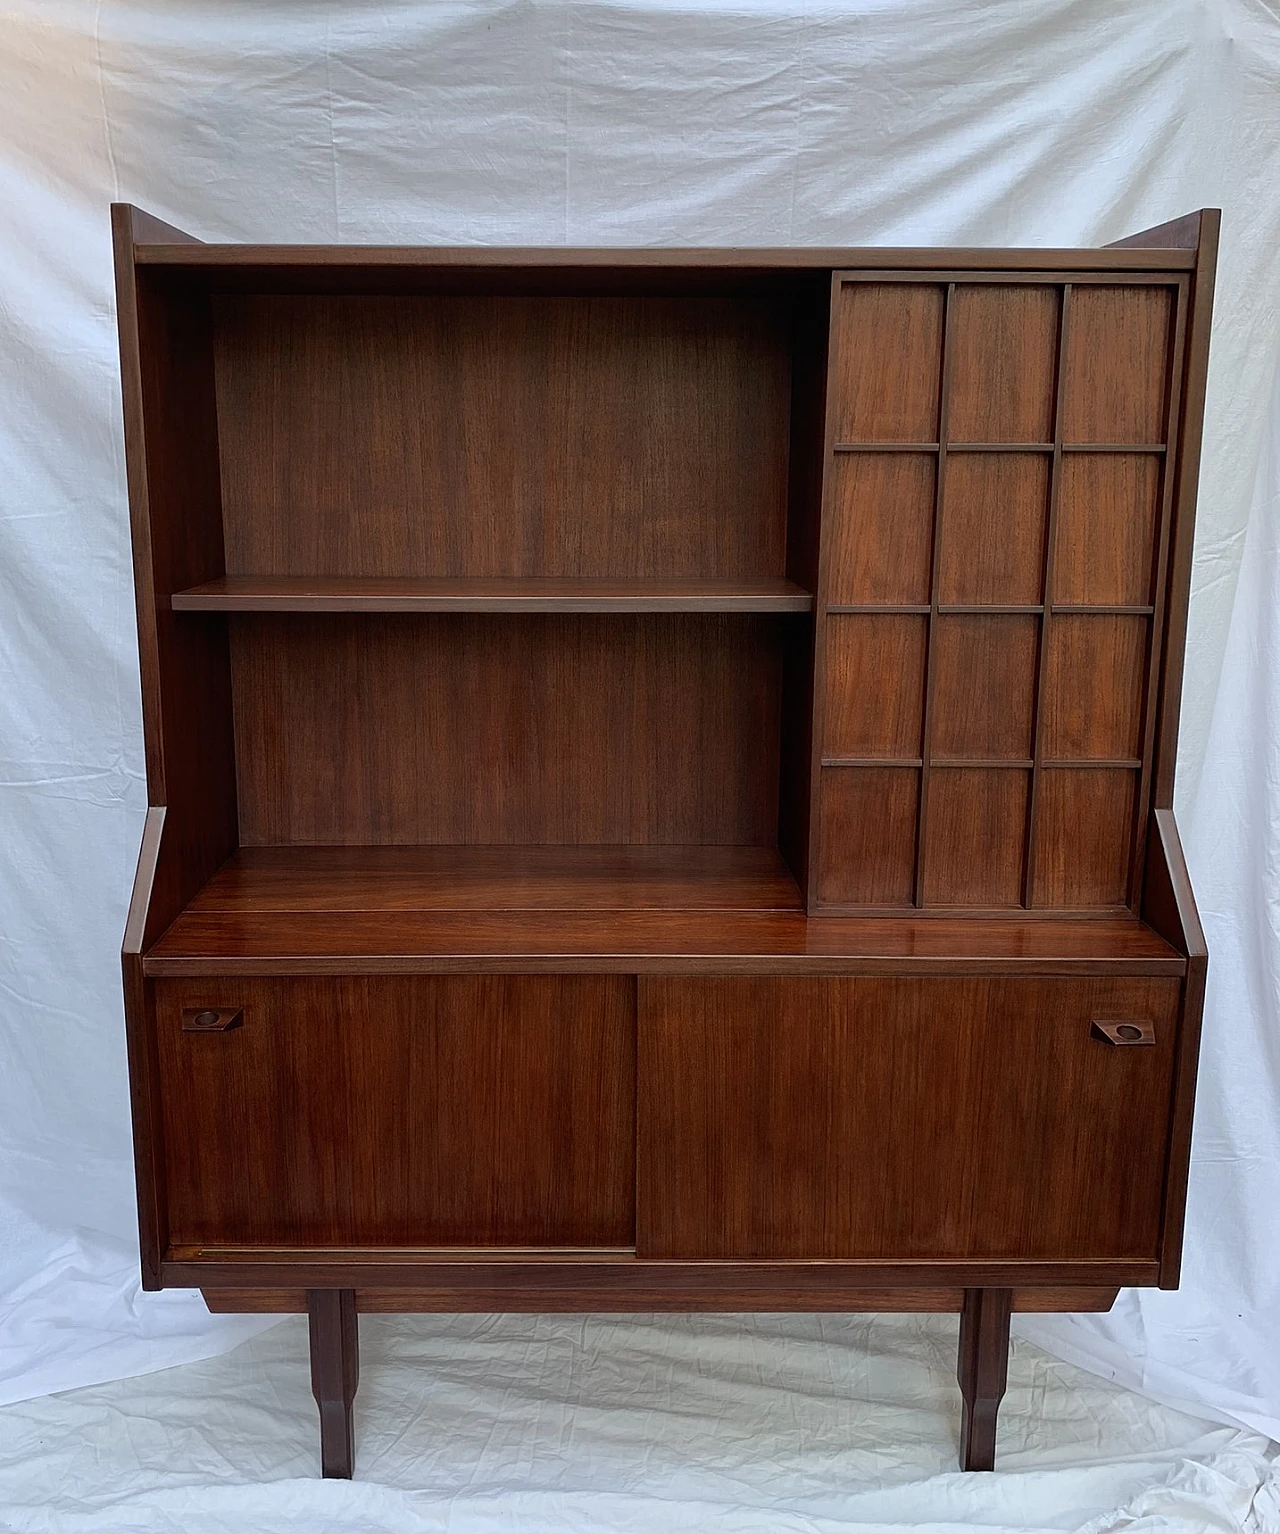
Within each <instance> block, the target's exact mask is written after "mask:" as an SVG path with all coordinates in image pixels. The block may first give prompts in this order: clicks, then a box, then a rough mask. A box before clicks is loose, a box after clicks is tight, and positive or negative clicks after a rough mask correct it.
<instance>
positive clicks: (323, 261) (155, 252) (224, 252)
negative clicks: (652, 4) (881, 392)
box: [119, 204, 1216, 292]
mask: <svg viewBox="0 0 1280 1534" xmlns="http://www.w3.org/2000/svg"><path fill="white" fill-rule="evenodd" d="M119 206H122V207H127V204H120V205H119ZM130 211H132V212H133V213H134V214H135V216H136V215H137V214H138V212H139V211H140V210H138V209H131V210H130ZM1207 211H1216V210H1207ZM1203 216H1204V215H1203V212H1202V214H1201V217H1203ZM142 217H143V218H144V219H146V220H147V221H148V223H149V224H150V225H151V226H152V227H151V228H148V229H144V230H143V232H142V233H140V234H139V246H138V261H139V263H145V264H147V265H152V266H170V267H175V268H186V269H188V270H194V271H200V272H201V274H202V275H205V274H210V275H212V274H213V273H215V272H218V271H234V270H236V269H240V270H242V271H243V270H245V269H246V268H254V267H260V268H264V269H276V270H282V271H285V272H288V274H289V275H290V277H291V278H292V280H293V281H295V282H298V281H299V280H302V281H305V280H306V277H307V276H308V275H309V269H313V268H320V269H324V268H334V269H337V270H338V271H342V270H343V269H346V270H348V271H349V272H350V274H351V279H352V281H353V282H354V283H356V284H358V283H359V282H360V281H362V280H364V279H365V278H366V277H367V275H368V273H369V272H370V271H373V270H376V269H377V268H378V267H392V268H414V267H428V268H439V269H445V270H447V269H449V268H458V269H463V270H466V269H477V268H478V269H479V270H480V271H481V273H482V274H483V275H485V276H491V275H492V274H493V273H494V272H495V271H496V272H498V273H501V274H504V275H505V274H508V273H520V272H525V271H530V270H536V269H539V268H545V269H548V270H551V271H564V272H567V273H568V274H569V277H570V280H571V281H572V280H574V279H576V278H577V276H578V275H579V274H580V273H582V272H586V271H590V270H595V269H601V268H603V269H604V270H606V271H610V270H613V271H616V270H617V269H619V268H622V269H624V270H626V271H630V272H637V273H644V272H649V271H663V270H666V271H675V272H682V273H689V274H692V275H696V274H698V273H700V272H705V271H707V270H711V271H715V272H719V273H733V272H742V273H755V272H767V271H797V270H799V271H803V270H807V269H817V270H819V271H821V270H824V269H825V270H826V271H831V270H833V269H839V268H849V269H851V270H855V269H861V270H866V269H869V270H872V271H878V270H885V271H890V270H897V269H902V270H917V271H929V270H931V269H932V268H938V269H940V270H944V271H945V270H948V269H950V268H951V267H972V268H976V269H978V270H989V269H991V268H992V267H996V268H999V269H1007V270H1008V271H1028V270H1029V271H1036V270H1038V269H1040V268H1044V269H1046V270H1055V269H1058V268H1061V269H1063V270H1072V271H1076V270H1078V271H1084V272H1146V271H1186V270H1189V269H1190V268H1191V267H1192V266H1193V265H1194V262H1195V256H1194V253H1193V252H1192V251H1190V250H1187V249H1142V250H1127V249H1124V248H1123V245H1124V242H1123V241H1121V242H1119V243H1117V244H1116V245H1109V246H1106V247H1104V248H1103V249H1101V250H1097V249H1080V248H1077V247H1071V246H1067V247H1053V248H1050V249H1040V250H1010V249H993V248H992V247H991V246H989V245H979V246H933V247H921V246H911V245H908V246H865V247H862V248H858V247H850V246H847V245H846V246H839V245H830V246H803V245H788V246H783V247H781V248H770V247H767V246H755V245H750V246H739V247H736V248H735V247H723V246H687V247H684V248H680V247H671V248H659V247H655V246H640V247H624V246H594V247H590V246H588V247H581V246H566V245H543V246H497V247H495V246H487V245H456V246H447V245H272V244H262V243H257V244H252V243H245V244H224V243H221V242H218V241H209V242H208V243H200V242H196V243H197V245H198V248H197V249H192V248H191V246H190V242H191V240H192V236H190V235H186V234H183V233H182V231H180V230H174V231H173V234H172V235H171V236H169V237H168V238H165V239H160V238H157V237H156V232H155V229H154V225H155V224H158V223H159V222H160V221H159V220H152V219H151V216H150V215H149V214H143V215H142ZM1171 243H1173V242H1171ZM1176 243H1177V244H1178V245H1181V241H1180V240H1179V241H1177V242H1176ZM255 275H256V274H255ZM356 291H357V292H358V291H359V288H358V286H357V287H356Z"/></svg>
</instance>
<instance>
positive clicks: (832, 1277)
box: [163, 1045, 1158, 1311]
mask: <svg viewBox="0 0 1280 1534" xmlns="http://www.w3.org/2000/svg"><path fill="white" fill-rule="evenodd" d="M1098 1047H1099V1048H1103V1047H1104V1046H1102V1045H1099V1046H1098ZM1157 1271H1158V1265H1157V1264H1156V1263H1154V1262H1134V1261H1127V1262H1064V1261H1054V1262H1004V1261H970V1262H952V1261H947V1260H945V1259H938V1258H929V1259H927V1260H922V1261H919V1262H911V1261H908V1260H905V1259H902V1258H897V1259H895V1260H894V1261H892V1262H826V1261H823V1260H821V1259H818V1258H808V1259H806V1260H804V1261H803V1262H796V1261H786V1262H761V1261H753V1262H718V1261H708V1260H706V1259H701V1258H700V1259H698V1260H697V1261H693V1262H684V1261H679V1262H667V1261H664V1260H662V1259H661V1258H644V1257H638V1256H637V1255H636V1254H635V1252H634V1251H612V1252H601V1251H594V1252H559V1251H553V1250H546V1249H544V1250H541V1251H530V1250H528V1249H527V1248H526V1249H519V1250H510V1249H508V1250H502V1249H493V1248H490V1249H488V1250H485V1251H476V1250H475V1249H470V1250H465V1251H441V1250H439V1249H438V1248H437V1249H430V1248H428V1249H419V1250H392V1249H389V1248H385V1247H384V1248H379V1249H376V1250H372V1251H371V1250H361V1249H357V1250H349V1249H348V1250H335V1249H334V1248H332V1247H323V1248H317V1249H305V1248H303V1249H298V1248H284V1249H276V1248H270V1247H255V1248H252V1249H249V1250H245V1249H243V1248H228V1247H174V1248H172V1249H171V1254H170V1256H169V1257H168V1258H167V1259H166V1261H165V1264H164V1268H163V1274H164V1279H165V1282H166V1284H171V1285H176V1286H184V1285H185V1286H186V1287H198V1286H200V1285H201V1284H205V1285H208V1286H210V1287H212V1288H221V1289H225V1288H235V1289H280V1288H284V1289H288V1288H297V1287H304V1288H314V1287H327V1288H354V1289H356V1290H357V1291H360V1290H362V1289H364V1290H370V1291H373V1290H377V1291H379V1292H382V1291H386V1290H399V1291H401V1292H404V1291H406V1290H417V1291H428V1292H431V1293H439V1294H445V1293H447V1294H451V1295H453V1296H455V1301H456V1299H457V1298H458V1297H461V1296H464V1295H468V1294H470V1295H475V1294H476V1293H477V1292H479V1293H487V1294H499V1293H505V1294H507V1295H508V1296H511V1295H516V1294H519V1293H521V1292H523V1293H524V1295H525V1296H526V1298H527V1300H530V1301H532V1300H537V1299H538V1298H542V1297H545V1298H546V1300H547V1306H546V1308H547V1309H548V1310H576V1311H593V1310H609V1309H610V1308H611V1305H610V1303H609V1302H610V1301H611V1300H615V1299H616V1300H618V1301H620V1302H623V1303H621V1304H620V1305H619V1308H620V1309H640V1310H644V1309H664V1308H666V1309H669V1308H670V1303H671V1302H672V1301H673V1300H675V1299H676V1298H677V1297H683V1298H685V1299H687V1300H688V1301H689V1308H690V1309H692V1310H707V1309H711V1308H714V1305H713V1301H714V1299H715V1298H716V1296H717V1295H721V1296H723V1295H733V1296H734V1297H735V1299H736V1300H737V1301H738V1304H737V1305H736V1306H735V1308H743V1309H760V1310H795V1309H807V1310H833V1309H834V1310H847V1309H849V1308H850V1307H849V1306H848V1304H847V1303H843V1302H844V1301H846V1300H847V1299H848V1297H849V1296H850V1295H851V1294H852V1293H854V1292H856V1291H865V1290H867V1289H906V1290H908V1291H910V1290H918V1289H920V1288H921V1287H922V1286H936V1285H941V1286H942V1287H944V1288H960V1289H971V1288H992V1287H994V1288H1015V1289H1016V1288H1019V1287H1025V1288H1028V1289H1032V1288H1033V1289H1035V1290H1037V1291H1039V1290H1041V1289H1042V1288H1047V1289H1049V1290H1056V1291H1059V1292H1060V1291H1061V1290H1062V1289H1064V1288H1072V1289H1074V1288H1084V1289H1097V1288H1115V1287H1117V1286H1124V1285H1135V1284H1154V1283H1155V1281H1156V1274H1157ZM806 1291H807V1293H808V1297H809V1301H810V1303H808V1304H804V1305H800V1306H797V1305H795V1304H792V1303H789V1300H790V1298H791V1297H793V1296H796V1295H799V1294H804V1293H806ZM749 1296H750V1297H753V1303H746V1304H743V1303H742V1302H744V1301H747V1299H748V1297H749ZM837 1296H839V1298H840V1301H841V1303H837V1302H836V1300H837ZM784 1297H786V1298H785V1299H784ZM664 1302H665V1303H664ZM447 1308H448V1309H451V1310H456V1309H458V1308H459V1307H458V1305H457V1303H456V1302H455V1303H453V1304H451V1305H449V1306H448V1307H447ZM489 1308H496V1309H505V1308H507V1307H506V1306H497V1307H489ZM516 1308H520V1307H516ZM525 1308H528V1306H526V1307H525ZM532 1308H534V1309H538V1308H540V1307H539V1306H537V1305H536V1304H535V1305H534V1306H533V1307H532Z"/></svg>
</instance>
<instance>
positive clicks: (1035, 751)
mask: <svg viewBox="0 0 1280 1534" xmlns="http://www.w3.org/2000/svg"><path fill="white" fill-rule="evenodd" d="M1070 323H1071V284H1070V283H1069V282H1064V283H1063V285H1062V307H1061V309H1060V311H1059V314H1058V357H1057V366H1056V368H1055V370H1054V385H1053V457H1052V458H1051V459H1050V463H1049V507H1048V513H1047V519H1046V526H1045V536H1044V590H1043V591H1042V592H1041V601H1042V603H1043V606H1044V610H1043V612H1042V613H1041V614H1040V645H1039V648H1038V650H1037V653H1036V671H1035V678H1034V682H1033V684H1032V685H1033V686H1034V688H1035V709H1034V714H1033V716H1032V725H1031V736H1032V744H1031V783H1030V787H1029V789H1028V792H1027V825H1026V841H1025V843H1024V847H1023V859H1022V904H1023V906H1024V907H1025V908H1026V909H1028V910H1029V909H1030V908H1031V905H1032V896H1033V891H1034V888H1035V877H1036V811H1037V806H1038V803H1039V798H1040V780H1041V772H1042V763H1043V758H1044V689H1045V671H1046V669H1047V662H1048V658H1049V629H1050V626H1051V624H1052V622H1053V594H1054V587H1053V565H1054V555H1055V553H1056V550H1057V542H1058V495H1059V489H1060V487H1061V483H1062V420H1063V380H1064V379H1065V377H1066V368H1067V340H1068V335H1069V326H1070Z"/></svg>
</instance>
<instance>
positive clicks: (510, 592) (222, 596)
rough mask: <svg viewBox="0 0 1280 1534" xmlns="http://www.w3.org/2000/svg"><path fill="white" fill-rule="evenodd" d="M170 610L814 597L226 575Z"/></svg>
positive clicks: (782, 604) (693, 607)
mask: <svg viewBox="0 0 1280 1534" xmlns="http://www.w3.org/2000/svg"><path fill="white" fill-rule="evenodd" d="M172 605H173V609H174V611H175V612H242V613H251V612H258V613H266V612H306V613H323V612H331V613H359V612H366V613H387V612H410V613H413V612H459V613H497V612H504V613H522V612H545V613H600V612H610V613H663V612H683V613H688V612H708V613H715V612H747V613H803V612H810V611H811V610H812V608H813V595H812V593H811V592H807V591H804V590H803V589H802V588H801V587H799V586H797V585H796V584H795V583H794V581H787V580H707V579H701V578H699V579H687V580H627V581H623V580H586V579H572V580H571V579H564V578H561V579H547V578H541V579H539V578H536V577H527V578H518V577H507V578H505V579H490V580H478V579H470V578H462V577H455V578H453V579H449V578H446V577H443V576H436V577H422V576H419V577H413V576H384V577H381V578H378V577H368V578H364V579H351V578H344V579H334V578H330V579H322V578H319V577H315V576H310V577H307V576H283V575H275V576H265V575H228V576H223V577H222V578H221V579H220V580H216V581H206V582H205V584H204V585H203V586H193V587H192V588H191V589H190V590H189V591H180V592H176V593H175V594H174V596H173V599H172Z"/></svg>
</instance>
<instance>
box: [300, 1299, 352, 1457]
mask: <svg viewBox="0 0 1280 1534" xmlns="http://www.w3.org/2000/svg"><path fill="white" fill-rule="evenodd" d="M304 1294H305V1299H306V1310H307V1322H308V1331H309V1334H310V1344H311V1393H312V1395H313V1396H315V1399H316V1406H317V1407H318V1408H319V1410H320V1473H321V1474H322V1475H323V1476H325V1477H326V1478H330V1477H336V1478H338V1479H340V1480H350V1479H351V1472H352V1470H353V1469H354V1468H355V1457H356V1455H355V1424H354V1421H353V1418H352V1412H351V1406H352V1402H353V1401H354V1400H355V1394H356V1387H357V1385H358V1384H359V1381H360V1337H359V1328H358V1326H357V1322H356V1292H355V1290H354V1289H308V1290H305V1291H304Z"/></svg>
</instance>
